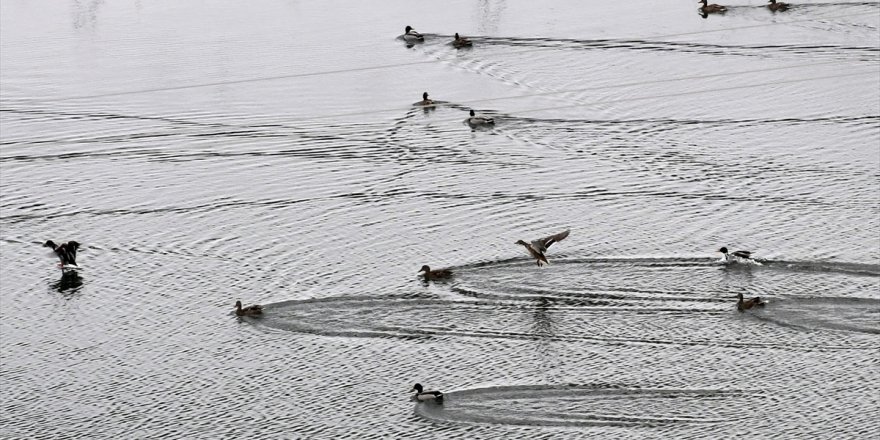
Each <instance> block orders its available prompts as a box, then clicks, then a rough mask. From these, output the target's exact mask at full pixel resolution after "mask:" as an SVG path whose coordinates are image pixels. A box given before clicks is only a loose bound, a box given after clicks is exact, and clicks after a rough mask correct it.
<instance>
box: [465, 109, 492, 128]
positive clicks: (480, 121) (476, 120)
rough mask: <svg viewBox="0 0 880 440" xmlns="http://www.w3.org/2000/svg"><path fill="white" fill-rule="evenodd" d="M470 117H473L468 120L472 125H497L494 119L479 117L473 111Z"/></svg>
mask: <svg viewBox="0 0 880 440" xmlns="http://www.w3.org/2000/svg"><path fill="white" fill-rule="evenodd" d="M470 115H471V117H469V118H468V119H467V123H468V124H470V125H473V126H479V125H494V124H495V120H494V119H492V118H490V117H488V116H483V115H479V116H477V114H476V113H474V111H473V110H471V113H470Z"/></svg>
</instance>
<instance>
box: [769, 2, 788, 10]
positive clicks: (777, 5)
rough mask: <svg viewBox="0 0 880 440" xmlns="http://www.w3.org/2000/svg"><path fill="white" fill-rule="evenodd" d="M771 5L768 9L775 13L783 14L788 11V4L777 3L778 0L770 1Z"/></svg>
mask: <svg viewBox="0 0 880 440" xmlns="http://www.w3.org/2000/svg"><path fill="white" fill-rule="evenodd" d="M769 1H770V4H769V5H767V7H768V8H769V9H770V10H771V11H773V12H782V11H785V10H787V9H788V3H782V2H779V3H776V0H769Z"/></svg>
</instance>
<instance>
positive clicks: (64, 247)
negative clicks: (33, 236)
mask: <svg viewBox="0 0 880 440" xmlns="http://www.w3.org/2000/svg"><path fill="white" fill-rule="evenodd" d="M43 247H47V248H51V249H52V251H53V252H55V255H57V256H58V258H59V259H60V260H61V266H62V268H64V266H77V264H76V251H77V249H79V243H77V242H75V241H68V242H67V243H61V244H55V242H54V241H52V240H46V242H45V243H43Z"/></svg>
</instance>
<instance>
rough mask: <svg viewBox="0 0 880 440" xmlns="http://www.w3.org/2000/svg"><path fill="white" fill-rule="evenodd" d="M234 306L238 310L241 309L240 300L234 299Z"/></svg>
mask: <svg viewBox="0 0 880 440" xmlns="http://www.w3.org/2000/svg"><path fill="white" fill-rule="evenodd" d="M235 308H236V309H238V310H241V301H236V302H235Z"/></svg>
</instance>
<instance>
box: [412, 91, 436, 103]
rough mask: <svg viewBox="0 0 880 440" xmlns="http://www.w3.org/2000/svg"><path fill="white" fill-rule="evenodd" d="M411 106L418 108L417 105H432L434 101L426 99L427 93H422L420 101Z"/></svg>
mask: <svg viewBox="0 0 880 440" xmlns="http://www.w3.org/2000/svg"><path fill="white" fill-rule="evenodd" d="M413 105H415V106H419V105H420V106H429V105H434V100H432V99H428V92H425V93H422V100H421V101H419V102H414V103H413Z"/></svg>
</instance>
